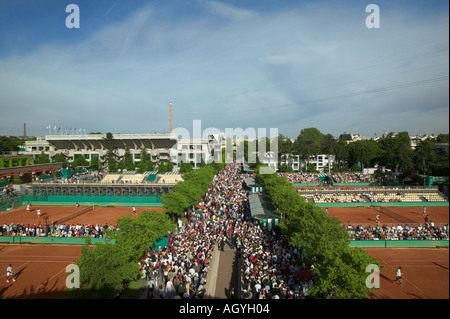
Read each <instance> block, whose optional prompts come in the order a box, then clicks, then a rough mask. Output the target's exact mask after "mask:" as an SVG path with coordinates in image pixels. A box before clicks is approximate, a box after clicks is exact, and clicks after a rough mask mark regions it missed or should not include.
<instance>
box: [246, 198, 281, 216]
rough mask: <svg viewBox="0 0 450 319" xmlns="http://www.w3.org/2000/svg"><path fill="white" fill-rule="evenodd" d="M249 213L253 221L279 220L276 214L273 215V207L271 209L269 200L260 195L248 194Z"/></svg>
mask: <svg viewBox="0 0 450 319" xmlns="http://www.w3.org/2000/svg"><path fill="white" fill-rule="evenodd" d="M249 203H250V213H251V216H252V218H255V219H259V220H261V219H269V218H280V215H279V214H278V213H275V207H273V205H272V202H271V201H270V199H269V198H268V197H266V196H264V195H261V194H250V195H249Z"/></svg>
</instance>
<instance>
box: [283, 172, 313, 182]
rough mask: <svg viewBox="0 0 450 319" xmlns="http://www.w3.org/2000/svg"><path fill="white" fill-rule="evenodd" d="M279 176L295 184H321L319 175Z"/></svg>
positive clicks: (284, 174)
mask: <svg viewBox="0 0 450 319" xmlns="http://www.w3.org/2000/svg"><path fill="white" fill-rule="evenodd" d="M278 175H279V176H281V177H284V178H286V180H287V181H288V182H289V183H293V184H313V183H314V184H315V183H320V178H319V175H317V173H278Z"/></svg>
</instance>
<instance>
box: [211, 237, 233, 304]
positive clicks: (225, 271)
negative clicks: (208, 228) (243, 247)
mask: <svg viewBox="0 0 450 319" xmlns="http://www.w3.org/2000/svg"><path fill="white" fill-rule="evenodd" d="M219 254H220V259H219V261H220V262H219V267H218V270H217V272H218V274H217V277H216V289H215V292H214V298H216V299H230V298H231V294H230V292H231V290H232V289H234V291H237V252H236V249H235V248H231V247H230V246H229V245H228V244H225V247H224V250H223V251H221V250H220V251H219Z"/></svg>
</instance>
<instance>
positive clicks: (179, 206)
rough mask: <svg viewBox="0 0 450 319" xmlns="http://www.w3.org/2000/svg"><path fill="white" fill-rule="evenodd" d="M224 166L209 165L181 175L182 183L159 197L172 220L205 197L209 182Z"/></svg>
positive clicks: (182, 214)
mask: <svg viewBox="0 0 450 319" xmlns="http://www.w3.org/2000/svg"><path fill="white" fill-rule="evenodd" d="M224 166H225V165H224V164H218V163H215V162H213V163H211V164H207V165H205V164H204V165H202V166H201V167H200V168H199V169H196V170H190V171H189V172H188V173H185V174H183V175H182V177H183V181H182V182H178V183H177V184H176V185H175V186H174V187H173V189H172V190H171V191H170V192H169V193H167V194H165V195H163V196H162V197H161V202H162V203H163V207H164V208H165V209H166V210H167V212H169V213H170V214H171V216H172V218H173V219H174V220H176V219H178V218H182V217H183V216H184V212H185V211H186V209H187V208H189V206H190V205H193V204H195V203H196V202H198V201H199V200H201V198H202V197H203V196H204V195H205V193H206V192H207V191H208V187H209V185H210V184H211V181H212V180H213V178H214V175H216V174H217V173H218V172H219V171H221V170H222V169H223V168H224Z"/></svg>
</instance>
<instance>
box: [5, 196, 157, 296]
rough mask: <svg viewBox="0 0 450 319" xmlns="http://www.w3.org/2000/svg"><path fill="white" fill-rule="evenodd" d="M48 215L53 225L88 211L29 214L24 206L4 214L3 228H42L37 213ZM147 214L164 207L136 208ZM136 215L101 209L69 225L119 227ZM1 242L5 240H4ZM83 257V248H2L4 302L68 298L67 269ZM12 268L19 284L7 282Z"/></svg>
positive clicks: (56, 209) (52, 208) (48, 210)
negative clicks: (126, 217)
mask: <svg viewBox="0 0 450 319" xmlns="http://www.w3.org/2000/svg"><path fill="white" fill-rule="evenodd" d="M38 208H40V209H41V215H43V214H44V213H47V214H48V216H49V221H50V222H51V221H53V220H57V219H59V218H62V217H64V216H67V215H69V214H72V213H74V212H76V211H79V210H82V209H84V208H86V207H83V206H80V207H75V206H50V205H49V206H39V207H37V206H35V207H32V208H31V209H30V212H27V211H26V206H21V207H20V208H17V209H15V210H13V211H6V212H2V213H1V214H0V224H1V225H3V224H4V223H7V224H10V223H14V224H25V225H27V224H31V225H33V224H39V222H41V223H43V220H42V217H41V218H40V219H39V218H38V216H37V214H36V210H37V209H38ZM145 210H156V211H161V212H162V211H163V208H161V207H136V212H137V213H138V214H139V213H141V212H142V211H145ZM124 215H129V216H132V215H133V211H132V207H101V206H95V208H94V209H93V210H91V211H88V212H87V213H84V214H82V215H80V216H77V217H75V218H72V219H70V220H68V221H66V222H64V223H65V224H67V225H69V224H82V225H88V224H91V225H95V224H101V225H104V224H105V223H108V224H109V225H115V224H116V220H117V218H119V217H121V216H124ZM0 239H1V237H0ZM80 256H81V246H80V245H16V244H9V245H0V298H2V299H7V298H14V299H34V298H39V299H64V298H66V284H65V280H66V278H67V274H66V273H65V269H66V266H67V265H69V264H71V263H73V261H74V260H78V259H79V258H80ZM10 263H11V264H12V266H13V269H14V273H15V274H16V275H17V281H16V282H12V281H11V282H9V283H7V282H6V267H7V266H8V265H9V264H10Z"/></svg>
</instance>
